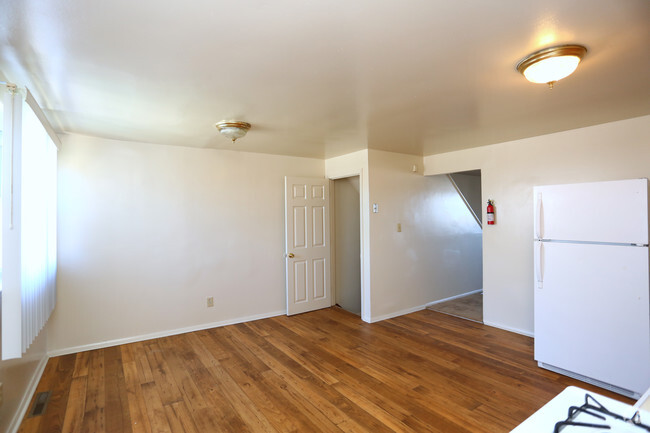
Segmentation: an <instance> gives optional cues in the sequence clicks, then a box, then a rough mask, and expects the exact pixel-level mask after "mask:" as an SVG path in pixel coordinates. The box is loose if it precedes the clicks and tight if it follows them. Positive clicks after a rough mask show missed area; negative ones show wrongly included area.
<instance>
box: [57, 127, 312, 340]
mask: <svg viewBox="0 0 650 433" xmlns="http://www.w3.org/2000/svg"><path fill="white" fill-rule="evenodd" d="M244 146H245V143H243V142H242V147H244ZM285 175H289V176H310V177H322V176H323V175H324V161H322V160H317V159H308V158H296V157H283V156H275V155H265V154H254V153H246V152H235V151H226V150H214V149H199V148H189V147H175V146H163V145H156V144H144V143H131V142H121V141H112V140H105V139H100V138H91V137H85V136H79V135H68V136H64V137H63V147H62V150H61V151H60V153H59V274H58V303H57V308H56V309H55V311H54V314H53V316H52V318H51V319H50V334H49V342H48V348H49V350H50V351H51V352H54V353H61V352H66V351H69V350H76V349H80V348H91V347H93V346H92V345H94V344H97V343H102V342H107V341H114V340H119V339H127V338H132V337H136V338H137V337H141V336H152V335H155V334H157V333H165V332H168V331H170V330H176V329H183V328H199V327H205V326H208V325H209V324H212V323H224V322H225V323H227V322H233V321H241V320H246V319H251V318H256V317H264V316H269V315H275V314H281V313H284V312H285V311H286V300H285V275H284V273H285V271H284V269H285V263H284V257H283V253H284V247H283V245H284V196H283V195H284V176H285ZM208 296H213V297H214V304H215V305H214V308H206V297H208Z"/></svg>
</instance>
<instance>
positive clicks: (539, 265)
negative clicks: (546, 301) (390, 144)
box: [535, 242, 544, 289]
mask: <svg viewBox="0 0 650 433" xmlns="http://www.w3.org/2000/svg"><path fill="white" fill-rule="evenodd" d="M535 244H536V247H537V251H536V254H535V256H536V257H535V282H536V284H535V285H536V287H537V288H538V289H541V288H542V285H543V283H544V243H543V242H536V243H535Z"/></svg>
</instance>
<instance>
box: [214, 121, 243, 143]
mask: <svg viewBox="0 0 650 433" xmlns="http://www.w3.org/2000/svg"><path fill="white" fill-rule="evenodd" d="M214 126H216V127H217V129H218V130H219V132H220V133H221V135H223V136H224V137H227V138H229V139H230V140H232V142H233V143H234V142H235V140H237V139H238V138H242V137H243V136H244V135H246V133H247V132H248V130H249V129H251V124H250V123H247V122H241V121H239V120H222V121H221V122H218V123H216V124H215V125H214Z"/></svg>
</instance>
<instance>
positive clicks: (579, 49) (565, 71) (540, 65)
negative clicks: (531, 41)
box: [517, 45, 587, 88]
mask: <svg viewBox="0 0 650 433" xmlns="http://www.w3.org/2000/svg"><path fill="white" fill-rule="evenodd" d="M585 54H587V48H585V47H584V46H582V45H558V46H555V47H550V48H545V49H543V50H539V51H536V52H534V53H532V54H530V55H528V56H526V57H524V58H523V59H521V60H520V61H519V63H517V71H519V72H521V74H522V75H523V76H524V77H526V79H527V80H528V81H530V82H531V83H546V84H548V85H549V87H550V88H553V84H555V82H556V81H558V80H561V79H562V78H565V77H568V76H569V75H571V74H572V73H573V71H575V70H576V68H577V67H578V64H579V63H580V60H582V58H583V57H584V56H585Z"/></svg>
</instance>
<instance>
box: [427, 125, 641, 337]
mask: <svg viewBox="0 0 650 433" xmlns="http://www.w3.org/2000/svg"><path fill="white" fill-rule="evenodd" d="M649 137H650V116H643V117H638V118H634V119H628V120H623V121H620V122H612V123H606V124H602V125H597V126H592V127H588V128H581V129H576V130H571V131H565V132H561V133H556V134H550V135H544V136H539V137H533V138H528V139H524V140H517V141H512V142H507V143H500V144H495V145H491V146H484V147H480V148H475V149H468V150H461V151H458V152H450V153H445V154H440V155H432V156H428V157H425V158H424V163H425V167H426V171H425V174H439V173H449V172H455V171H464V170H471V169H477V168H480V169H481V177H482V182H483V198H484V200H487V199H494V202H495V208H496V218H497V220H496V225H494V226H487V225H486V226H484V233H483V251H484V255H483V278H484V280H483V289H484V297H483V299H484V320H485V322H486V323H488V324H492V325H495V326H499V327H502V328H505V329H510V330H514V331H518V332H523V333H527V334H532V333H533V285H532V281H533V254H532V253H533V251H532V247H531V239H532V233H533V221H532V216H533V198H532V194H533V192H532V188H533V186H535V185H548V184H563V183H576V182H591V181H604V180H614V179H632V178H641V177H650V141H649ZM599 205H606V204H604V203H601V204H598V203H594V209H597V206H599ZM482 211H483V213H484V214H483V218H485V207H484V206H483V209H482Z"/></svg>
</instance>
